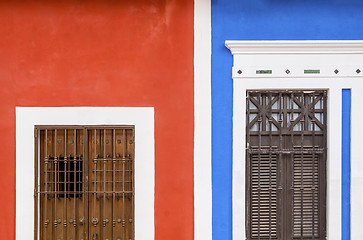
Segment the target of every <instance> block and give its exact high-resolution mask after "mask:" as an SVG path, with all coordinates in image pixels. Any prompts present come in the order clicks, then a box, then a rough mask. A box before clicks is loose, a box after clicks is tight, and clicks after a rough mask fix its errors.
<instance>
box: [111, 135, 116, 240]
mask: <svg viewBox="0 0 363 240" xmlns="http://www.w3.org/2000/svg"><path fill="white" fill-rule="evenodd" d="M115 169H116V130H115V129H112V181H113V182H112V239H114V237H115V236H114V234H115V227H116V213H115V210H116V200H115V199H116V198H115V197H116V196H115V192H116V172H115Z"/></svg>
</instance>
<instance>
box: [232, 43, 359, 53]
mask: <svg viewBox="0 0 363 240" xmlns="http://www.w3.org/2000/svg"><path fill="white" fill-rule="evenodd" d="M225 45H226V47H227V48H228V49H230V50H231V52H232V54H233V55H236V54H296V53H301V54H343V53H345V54H347V53H348V54H360V53H363V41H361V40H313V41H310V40H307V41H226V42H225Z"/></svg>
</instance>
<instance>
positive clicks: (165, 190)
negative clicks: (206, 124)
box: [0, 0, 194, 240]
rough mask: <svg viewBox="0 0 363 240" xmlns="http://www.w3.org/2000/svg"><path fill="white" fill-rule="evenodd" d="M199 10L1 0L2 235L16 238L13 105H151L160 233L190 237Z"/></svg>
mask: <svg viewBox="0 0 363 240" xmlns="http://www.w3.org/2000/svg"><path fill="white" fill-rule="evenodd" d="M193 14H194V9H193V1H185V0H175V1H168V0H158V1H143V0H140V1H128V0H127V1H111V0H110V1H108V0H107V1H101V0H95V1H73V0H69V1H45V0H44V1H43V0H39V1H20V0H19V1H2V2H1V3H0V23H1V27H0V34H1V36H2V37H1V38H0V81H1V88H0V99H1V101H0V112H1V117H0V128H1V137H0V146H1V154H2V156H1V158H0V166H1V168H2V170H3V173H2V174H1V175H0V188H1V193H0V203H1V204H2V206H7V207H6V208H3V209H2V211H1V214H0V233H1V239H15V164H16V163H15V141H16V139H15V107H16V106H22V107H61V106H67V107H73V106H95V107H154V109H155V239H175V240H179V239H180V240H181V239H183V240H184V239H186V240H188V239H193V94H194V93H193V44H194V42H193ZM69 117H72V116H69ZM136 141H137V140H136ZM29 171H32V169H30V170H29ZM29 239H30V238H29Z"/></svg>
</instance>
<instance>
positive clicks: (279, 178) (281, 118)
mask: <svg viewBox="0 0 363 240" xmlns="http://www.w3.org/2000/svg"><path fill="white" fill-rule="evenodd" d="M279 98H280V100H279V107H280V109H279V123H280V129H279V144H278V145H279V154H278V160H277V162H276V164H277V165H276V175H277V176H276V180H277V183H276V184H277V189H278V191H277V193H276V197H277V198H278V199H276V206H277V208H278V209H276V215H277V216H278V219H276V225H277V226H278V229H276V235H277V236H278V237H279V236H281V235H282V231H281V223H282V211H281V210H280V206H281V205H282V201H281V199H282V176H281V174H279V171H280V169H281V166H282V162H283V161H282V149H283V146H282V142H283V141H282V129H283V128H284V124H285V123H286V121H284V120H285V112H283V109H285V108H284V106H285V105H286V101H285V100H284V99H285V98H284V96H283V95H282V93H279ZM284 111H285V110H284ZM279 219H280V221H278V220H279Z"/></svg>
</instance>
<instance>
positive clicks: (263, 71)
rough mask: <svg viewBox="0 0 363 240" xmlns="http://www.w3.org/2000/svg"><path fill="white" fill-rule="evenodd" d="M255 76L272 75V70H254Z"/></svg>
mask: <svg viewBox="0 0 363 240" xmlns="http://www.w3.org/2000/svg"><path fill="white" fill-rule="evenodd" d="M256 74H272V70H256Z"/></svg>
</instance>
